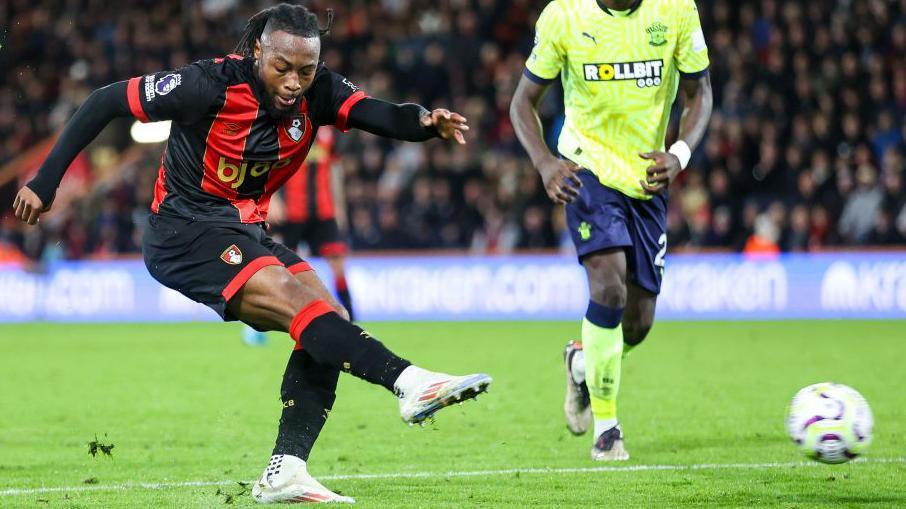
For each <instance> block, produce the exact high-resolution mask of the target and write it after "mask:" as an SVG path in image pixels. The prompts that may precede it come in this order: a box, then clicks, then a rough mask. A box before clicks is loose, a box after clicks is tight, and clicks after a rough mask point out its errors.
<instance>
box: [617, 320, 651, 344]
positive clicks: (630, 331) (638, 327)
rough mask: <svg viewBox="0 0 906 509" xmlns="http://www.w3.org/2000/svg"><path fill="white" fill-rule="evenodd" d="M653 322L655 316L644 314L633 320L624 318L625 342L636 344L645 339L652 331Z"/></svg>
mask: <svg viewBox="0 0 906 509" xmlns="http://www.w3.org/2000/svg"><path fill="white" fill-rule="evenodd" d="M653 323H654V318H653V317H650V316H643V317H639V318H635V319H632V320H624V321H623V342H624V343H626V344H628V345H632V346H635V345H638V344H639V343H641V342H642V341H645V338H646V337H647V336H648V333H649V332H650V331H651V326H652V325H653Z"/></svg>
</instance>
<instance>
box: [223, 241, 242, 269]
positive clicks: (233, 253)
mask: <svg viewBox="0 0 906 509" xmlns="http://www.w3.org/2000/svg"><path fill="white" fill-rule="evenodd" d="M220 259H221V260H223V261H224V262H225V263H228V264H230V265H239V264H240V263H242V251H241V250H240V249H239V246H237V245H236V244H233V245H231V246H230V247H228V248H226V249H224V250H223V253H220Z"/></svg>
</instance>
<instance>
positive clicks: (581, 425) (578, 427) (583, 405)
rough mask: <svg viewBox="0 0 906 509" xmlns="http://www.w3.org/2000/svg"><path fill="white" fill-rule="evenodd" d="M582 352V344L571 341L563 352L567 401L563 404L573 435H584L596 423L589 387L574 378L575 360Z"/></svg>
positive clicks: (567, 425)
mask: <svg viewBox="0 0 906 509" xmlns="http://www.w3.org/2000/svg"><path fill="white" fill-rule="evenodd" d="M581 351H582V343H581V342H579V341H570V342H569V343H567V344H566V350H564V352H563V363H564V364H565V365H566V401H565V402H564V403H563V414H564V415H565V416H566V427H567V428H568V429H569V431H570V433H572V434H573V435H584V434H585V432H586V431H588V428H589V427H591V424H592V422H593V421H594V418H593V417H592V415H591V397H590V395H589V394H588V387H587V386H586V385H585V381H584V380H583V381H582V382H578V383H577V382H576V380H575V377H573V369H572V365H573V358H574V357H575V356H576V355H577V354H578V353H579V352H581Z"/></svg>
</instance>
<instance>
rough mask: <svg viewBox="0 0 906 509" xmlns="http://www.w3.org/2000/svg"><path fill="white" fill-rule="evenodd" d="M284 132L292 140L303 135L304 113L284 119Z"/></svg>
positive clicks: (296, 139) (299, 138)
mask: <svg viewBox="0 0 906 509" xmlns="http://www.w3.org/2000/svg"><path fill="white" fill-rule="evenodd" d="M284 127H286V134H287V136H289V137H290V139H291V140H293V141H299V140H301V139H302V137H303V136H305V114H304V113H301V114H299V115H298V116H295V117H293V118H291V119H289V120H287V121H286V124H285V125H284Z"/></svg>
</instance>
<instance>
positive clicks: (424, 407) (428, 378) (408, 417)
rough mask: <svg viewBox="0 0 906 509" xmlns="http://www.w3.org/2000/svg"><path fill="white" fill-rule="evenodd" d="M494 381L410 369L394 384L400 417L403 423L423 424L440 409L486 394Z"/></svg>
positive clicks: (479, 376) (482, 375)
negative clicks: (398, 401)
mask: <svg viewBox="0 0 906 509" xmlns="http://www.w3.org/2000/svg"><path fill="white" fill-rule="evenodd" d="M492 381H493V380H492V379H491V377H490V376H488V375H486V374H484V373H480V374H474V375H466V376H453V375H447V374H444V373H435V372H433V371H427V370H424V369H421V368H418V367H415V366H409V367H408V368H406V370H405V371H403V374H401V375H400V377H399V379H398V380H397V381H396V384H395V390H396V395H397V397H399V400H400V417H402V419H403V421H404V422H408V423H410V424H420V423H422V422H424V421H425V420H426V419H429V418H431V416H433V415H434V413H435V412H437V411H438V410H440V409H441V408H444V407H448V406H450V405H452V404H454V403H461V402H463V401H466V400H469V399H473V398H475V397H476V396H478V395H479V394H481V393H483V392H485V391H487V390H488V386H490V385H491V382H492Z"/></svg>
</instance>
